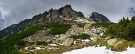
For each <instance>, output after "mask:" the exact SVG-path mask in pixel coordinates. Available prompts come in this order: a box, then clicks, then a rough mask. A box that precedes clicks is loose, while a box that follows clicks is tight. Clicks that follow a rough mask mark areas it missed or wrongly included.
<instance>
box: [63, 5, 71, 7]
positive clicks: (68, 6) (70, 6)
mask: <svg viewBox="0 0 135 54" xmlns="http://www.w3.org/2000/svg"><path fill="white" fill-rule="evenodd" d="M64 8H72V7H71V5H65V6H64Z"/></svg>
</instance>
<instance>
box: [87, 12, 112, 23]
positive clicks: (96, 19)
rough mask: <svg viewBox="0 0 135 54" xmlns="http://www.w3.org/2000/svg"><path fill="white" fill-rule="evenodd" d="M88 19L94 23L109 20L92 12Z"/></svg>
mask: <svg viewBox="0 0 135 54" xmlns="http://www.w3.org/2000/svg"><path fill="white" fill-rule="evenodd" d="M89 18H90V19H92V20H94V21H95V22H110V20H109V19H108V18H107V17H106V16H104V15H102V14H99V13H97V12H93V13H92V14H91V16H90V17H89Z"/></svg>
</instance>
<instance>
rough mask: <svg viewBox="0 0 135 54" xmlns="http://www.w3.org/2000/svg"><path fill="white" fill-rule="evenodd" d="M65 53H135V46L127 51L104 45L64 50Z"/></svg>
mask: <svg viewBox="0 0 135 54" xmlns="http://www.w3.org/2000/svg"><path fill="white" fill-rule="evenodd" d="M63 54H135V48H129V47H128V48H127V50H126V51H122V52H115V51H111V50H110V49H106V47H105V46H103V47H94V46H93V47H90V46H89V47H84V48H82V49H75V50H72V51H69V52H64V53H63Z"/></svg>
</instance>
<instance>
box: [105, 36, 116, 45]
mask: <svg viewBox="0 0 135 54" xmlns="http://www.w3.org/2000/svg"><path fill="white" fill-rule="evenodd" d="M116 42H117V38H114V39H109V40H107V43H108V45H114V44H115V43H116Z"/></svg>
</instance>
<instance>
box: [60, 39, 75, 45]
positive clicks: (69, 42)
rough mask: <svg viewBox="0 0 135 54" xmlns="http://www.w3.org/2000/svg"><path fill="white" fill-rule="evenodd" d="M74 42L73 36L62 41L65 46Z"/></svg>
mask: <svg viewBox="0 0 135 54" xmlns="http://www.w3.org/2000/svg"><path fill="white" fill-rule="evenodd" d="M72 43H73V38H67V39H65V40H64V41H63V42H62V44H63V45H64V46H70V45H71V44H72Z"/></svg>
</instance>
